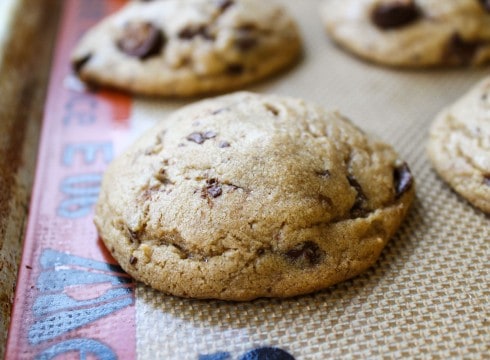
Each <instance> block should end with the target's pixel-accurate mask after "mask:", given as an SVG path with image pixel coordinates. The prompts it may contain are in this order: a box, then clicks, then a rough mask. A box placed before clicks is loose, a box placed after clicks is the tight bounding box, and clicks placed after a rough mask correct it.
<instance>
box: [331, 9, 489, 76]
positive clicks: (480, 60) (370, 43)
mask: <svg viewBox="0 0 490 360" xmlns="http://www.w3.org/2000/svg"><path fill="white" fill-rule="evenodd" d="M322 15H323V20H324V23H325V25H326V29H327V32H328V33H329V34H330V35H331V37H332V38H333V39H334V40H335V41H336V42H337V43H338V44H340V45H341V46H342V47H344V48H346V49H348V50H349V51H351V52H352V53H354V54H356V55H358V56H360V57H362V58H364V59H366V60H369V61H372V62H375V63H379V64H383V65H389V66H398V67H429V66H458V65H481V64H484V63H487V62H488V61H489V60H490V2H488V1H483V0H444V1H441V0H325V1H324V3H323V7H322Z"/></svg>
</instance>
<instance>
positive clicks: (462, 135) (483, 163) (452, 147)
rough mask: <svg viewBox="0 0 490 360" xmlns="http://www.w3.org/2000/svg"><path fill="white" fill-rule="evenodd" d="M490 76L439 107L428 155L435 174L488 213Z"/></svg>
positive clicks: (489, 194) (489, 197)
mask: <svg viewBox="0 0 490 360" xmlns="http://www.w3.org/2000/svg"><path fill="white" fill-rule="evenodd" d="M489 114H490V78H486V79H485V80H483V81H482V82H480V83H479V84H478V85H476V86H475V87H474V88H473V89H471V90H470V91H469V92H468V93H467V94H465V95H464V96H463V97H462V98H461V99H459V100H458V101H457V102H456V103H454V104H453V105H451V106H449V107H448V108H446V109H444V110H443V111H441V113H440V114H439V115H437V117H436V119H435V120H434V122H433V124H432V126H431V129H430V138H429V143H428V153H429V157H430V159H431V161H432V164H433V165H434V167H435V169H436V170H437V172H438V174H439V175H440V176H441V177H442V178H443V179H444V180H445V181H446V182H447V183H448V184H449V185H450V186H451V187H452V188H453V189H454V190H455V191H456V192H458V193H459V194H460V195H462V196H463V197H464V198H466V199H467V200H468V201H469V202H470V203H472V204H473V205H475V206H476V207H478V208H480V209H481V210H483V211H484V212H485V213H487V214H488V213H490V115H489Z"/></svg>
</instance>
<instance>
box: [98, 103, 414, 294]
mask: <svg viewBox="0 0 490 360" xmlns="http://www.w3.org/2000/svg"><path fill="white" fill-rule="evenodd" d="M413 190H414V189H413V179H412V175H411V173H410V171H409V169H408V166H407V165H406V164H405V163H403V162H402V161H400V160H399V159H398V157H397V154H396V153H395V151H394V150H393V149H392V148H391V147H390V146H388V145H387V144H384V143H382V142H380V141H376V140H372V139H370V138H369V137H367V136H366V135H365V134H364V133H363V132H362V131H361V130H359V129H358V128H357V127H356V126H355V125H353V124H352V123H351V122H350V121H349V120H347V119H345V118H343V117H342V116H341V115H339V114H338V113H336V112H328V111H325V110H323V109H321V108H319V107H317V106H316V105H313V104H311V103H308V102H305V101H303V100H299V99H292V98H287V97H279V96H273V95H255V94H252V93H236V94H233V95H229V96H224V97H219V98H215V99H212V100H208V101H202V102H199V103H197V104H194V105H191V106H188V107H185V108H184V109H182V110H180V111H178V112H176V113H175V114H174V115H172V116H171V117H170V118H169V119H166V120H165V121H163V122H161V123H160V124H159V125H157V126H156V127H155V128H154V129H152V130H151V131H150V132H148V133H147V134H146V135H145V136H143V137H142V138H141V139H140V140H139V141H138V142H137V143H136V144H135V145H134V146H132V147H131V149H129V150H128V151H127V152H126V153H125V154H124V155H122V156H121V157H120V158H119V159H118V160H116V161H115V162H114V163H113V164H112V165H111V166H110V168H109V169H108V171H107V173H106V176H105V179H104V184H103V189H102V193H101V198H100V201H99V205H98V207H97V216H96V223H97V225H98V228H99V230H100V232H101V236H102V238H103V239H104V241H105V242H106V244H107V245H108V248H109V249H110V250H114V252H115V257H116V258H117V259H118V260H119V261H120V262H121V264H122V265H123V267H124V268H125V269H126V270H127V271H129V272H130V273H131V274H133V276H135V277H136V278H139V279H143V281H146V282H147V283H150V284H151V285H152V286H154V287H156V288H159V289H161V290H164V291H168V292H170V293H174V294H177V295H183V296H195V297H216V298H230V299H248V298H254V297H257V296H291V295H295V294H299V293H304V292H309V291H312V290H313V289H318V288H322V287H325V286H327V285H328V284H331V283H332V280H333V279H337V278H339V274H343V275H342V276H341V277H342V278H346V277H348V276H352V274H354V273H357V272H358V270H353V269H350V270H349V266H350V265H348V264H351V265H352V264H353V259H356V261H357V262H358V263H359V264H358V263H356V265H355V266H354V265H352V266H353V268H355V269H359V268H360V267H366V266H369V265H370V264H371V263H372V261H374V260H373V259H374V258H375V257H377V255H376V256H375V254H379V251H380V250H381V249H382V247H383V246H384V244H385V243H386V241H387V240H388V239H389V237H391V236H392V235H393V233H394V231H395V230H396V228H397V227H398V225H399V223H400V221H401V219H402V218H403V215H404V214H405V212H406V210H407V208H408V205H409V203H410V201H411V199H412V197H413ZM111 246H112V247H113V249H111ZM364 247H365V248H364ZM351 252H352V254H354V253H357V255H355V256H354V255H352V254H351V255H348V254H350V253H351ZM350 256H352V257H350ZM343 257H347V258H345V259H344V258H343ZM130 259H132V260H130ZM134 259H137V260H134ZM172 261H174V262H175V263H174V266H176V267H177V270H172V271H175V272H177V273H179V274H180V275H178V276H177V275H175V274H174V275H175V276H177V277H179V278H180V280H179V281H183V280H182V279H183V278H186V276H191V275H188V274H190V273H193V274H194V276H196V277H198V278H202V279H203V280H200V282H201V283H202V284H201V286H200V287H199V288H193V285H190V284H188V285H189V286H187V287H186V289H185V290H184V289H180V290H175V288H174V287H175V286H177V285H176V284H173V285H169V284H168V283H169V282H172V281H171V280H168V279H169V276H168V273H167V275H161V274H158V272H162V273H166V272H167V271H169V269H165V268H166V267H168V266H170V265H169V264H170V263H172ZM342 261H344V262H345V263H344V264H343V265H341V264H342ZM125 263H126V265H127V266H125V265H124V264H125ZM131 263H133V264H131ZM155 263H159V264H161V266H159V267H158V269H160V270H155V268H154V264H155ZM147 264H151V265H150V267H151V268H153V269H154V271H155V272H157V274H155V273H154V274H153V275H151V274H150V273H147V270H141V267H143V268H145V266H146V265H147ZM259 265H260V266H259ZM361 265H362V266H361ZM339 267H345V270H343V271H339V270H338V269H339ZM179 268H180V270H178V269H179ZM164 269H165V270H164ZM267 269H268V270H267ZM336 269H337V270H336ZM133 270H134V271H133ZM269 271H271V273H270V274H269V273H268V272H269ZM138 272H139V273H140V275H141V273H142V272H143V273H145V274H146V275H144V276H140V275H134V273H138ZM331 272H334V273H335V272H337V275H335V276H334V275H333V274H332V273H331ZM181 273H188V274H187V275H182V274H181ZM315 274H316V275H315ZM320 274H323V275H322V276H319V275H320ZM346 274H349V275H348V276H347V275H346ZM310 277H312V278H310ZM150 278H151V279H150ZM156 278H158V280H156ZM217 279H219V281H218V280H217ZM238 279H241V280H240V281H239V280H238ZM246 279H249V280H246ZM254 279H255V280H254ZM293 279H301V282H302V285H301V286H300V285H298V284H297V285H292V284H290V282H291V281H292V280H293ZM252 280H253V281H252ZM336 281H339V280H335V281H334V282H336ZM281 282H282V283H281ZM205 283H210V284H212V285H210V284H205ZM203 284H204V285H203ZM288 284H289V285H288ZM196 286H197V285H196ZM298 286H299V288H298ZM275 288H276V289H275ZM191 289H192V290H191ZM210 289H212V290H210Z"/></svg>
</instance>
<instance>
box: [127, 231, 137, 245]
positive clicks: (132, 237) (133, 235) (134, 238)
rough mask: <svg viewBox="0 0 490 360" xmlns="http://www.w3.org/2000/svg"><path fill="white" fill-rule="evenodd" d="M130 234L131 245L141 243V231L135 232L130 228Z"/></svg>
mask: <svg viewBox="0 0 490 360" xmlns="http://www.w3.org/2000/svg"><path fill="white" fill-rule="evenodd" d="M128 233H129V241H130V242H131V243H137V244H138V243H140V234H139V231H133V230H131V229H130V228H128Z"/></svg>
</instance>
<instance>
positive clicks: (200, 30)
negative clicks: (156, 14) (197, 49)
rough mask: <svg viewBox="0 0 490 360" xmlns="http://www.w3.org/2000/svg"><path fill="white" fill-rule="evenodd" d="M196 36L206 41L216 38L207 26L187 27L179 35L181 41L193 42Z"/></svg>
mask: <svg viewBox="0 0 490 360" xmlns="http://www.w3.org/2000/svg"><path fill="white" fill-rule="evenodd" d="M196 36H201V37H202V38H204V39H206V40H214V36H213V35H212V34H211V33H210V32H209V29H208V27H207V26H206V25H198V26H187V27H186V28H184V29H182V30H181V31H180V32H179V34H178V37H179V39H182V40H192V39H193V38H195V37H196Z"/></svg>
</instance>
